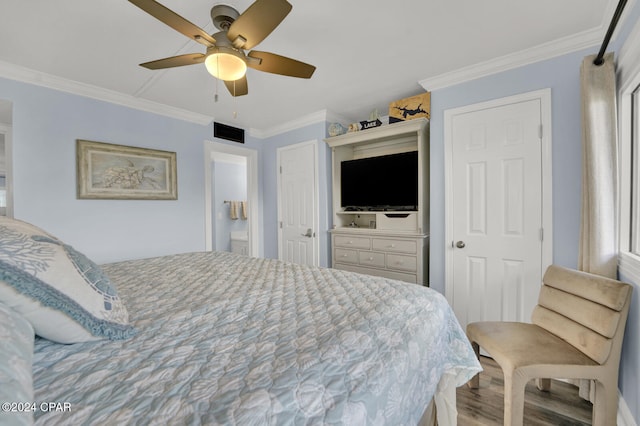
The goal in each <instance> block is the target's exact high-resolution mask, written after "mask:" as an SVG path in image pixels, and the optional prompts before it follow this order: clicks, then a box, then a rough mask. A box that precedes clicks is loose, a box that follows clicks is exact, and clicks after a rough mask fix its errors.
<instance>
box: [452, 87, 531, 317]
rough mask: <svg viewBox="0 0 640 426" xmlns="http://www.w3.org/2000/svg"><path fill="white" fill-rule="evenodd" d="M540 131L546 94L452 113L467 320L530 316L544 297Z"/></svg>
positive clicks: (462, 310)
mask: <svg viewBox="0 0 640 426" xmlns="http://www.w3.org/2000/svg"><path fill="white" fill-rule="evenodd" d="M540 130H541V105H540V100H539V99H534V100H528V101H523V102H517V103H513V104H508V105H503V106H499V107H494V108H487V109H480V110H476V111H471V112H466V113H460V114H456V115H454V116H453V117H452V119H451V132H452V137H451V144H452V147H451V149H452V174H451V175H452V186H451V189H452V192H451V197H452V200H453V203H452V206H453V211H452V212H451V214H452V217H451V220H452V221H453V232H452V233H451V235H450V236H451V237H452V238H451V241H450V242H449V243H450V244H451V248H452V251H451V255H452V256H453V273H452V275H453V276H452V277H450V278H451V279H452V292H451V293H452V294H451V296H452V300H450V302H452V306H453V309H454V311H455V313H456V316H457V317H458V320H459V321H460V322H461V324H462V325H463V326H466V324H468V323H470V322H474V321H525V322H528V321H529V320H530V317H531V312H532V310H533V307H534V306H535V304H536V303H537V298H538V293H539V289H540V283H541V274H542V232H543V231H542V160H541V159H542V151H541V150H542V144H541V135H540ZM450 299H451V297H450Z"/></svg>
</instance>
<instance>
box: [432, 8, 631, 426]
mask: <svg viewBox="0 0 640 426" xmlns="http://www.w3.org/2000/svg"><path fill="white" fill-rule="evenodd" d="M629 12H630V13H629V16H628V17H627V20H626V21H625V22H626V25H625V26H624V27H622V28H621V29H620V31H619V36H618V39H617V40H616V41H615V42H614V43H612V44H611V46H610V47H611V49H610V50H613V51H616V52H617V51H619V49H620V46H622V44H623V43H624V41H625V39H626V38H627V37H628V34H629V32H630V30H631V27H632V26H633V25H635V24H636V23H637V22H638V17H639V15H640V5H639V4H638V3H636V5H635V7H634V9H633V10H632V11H629ZM597 50H598V48H597V47H594V48H593V49H588V50H584V51H580V52H575V53H572V54H568V55H564V56H561V57H558V58H554V59H550V60H546V61H541V62H538V63H535V64H531V65H528V66H524V67H521V68H518V69H514V70H510V71H506V72H502V73H499V74H496V75H492V76H489V77H485V78H481V79H477V80H474V81H470V82H467V83H464V84H459V85H456V86H452V87H449V88H445V89H441V90H435V91H433V92H432V95H431V114H432V115H431V238H430V243H431V247H430V250H431V253H430V256H431V258H430V283H431V287H432V288H434V289H436V290H438V291H440V292H443V293H444V270H445V263H444V256H445V250H447V248H448V247H447V243H446V241H445V240H444V131H443V125H444V111H445V110H447V109H450V108H456V107H460V106H465V105H470V104H474V103H478V102H483V101H487V100H491V99H496V98H502V97H505V96H511V95H516V94H520V93H525V92H529V91H534V90H539V89H544V88H551V97H552V127H553V133H552V136H553V147H552V156H553V165H552V173H553V227H554V229H553V231H554V232H553V233H554V235H553V261H554V263H556V264H559V265H564V266H568V267H572V268H575V267H576V265H577V259H578V241H579V231H580V225H579V223H580V204H581V198H580V197H581V185H582V184H581V173H582V172H581V167H582V158H581V155H582V146H581V112H580V79H579V77H580V64H581V62H582V59H583V57H584V56H587V55H591V54H594V53H597ZM621 279H625V277H621ZM635 284H636V285H635V287H636V289H635V294H634V297H633V302H632V306H631V311H630V313H629V320H628V321H627V330H626V336H625V342H624V346H623V351H622V361H621V370H620V380H619V385H620V390H621V393H622V396H623V398H624V400H625V402H626V404H627V405H628V407H629V409H630V411H631V413H632V415H633V416H634V419H635V421H636V423H640V338H639V337H638V336H639V335H640V312H639V311H640V301H639V297H638V296H639V295H638V292H639V291H640V288H639V287H638V285H637V284H640V283H635Z"/></svg>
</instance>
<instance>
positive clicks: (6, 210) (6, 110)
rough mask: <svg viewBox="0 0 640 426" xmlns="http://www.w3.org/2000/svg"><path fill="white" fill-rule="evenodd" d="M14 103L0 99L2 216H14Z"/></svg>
mask: <svg viewBox="0 0 640 426" xmlns="http://www.w3.org/2000/svg"><path fill="white" fill-rule="evenodd" d="M12 122H13V103H12V102H11V101H8V100H5V99H0V216H9V217H13V180H12V172H11V171H12V167H11V165H12V161H11V159H12V154H11V146H12V145H11V127H12Z"/></svg>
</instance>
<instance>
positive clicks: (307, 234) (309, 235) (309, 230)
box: [300, 228, 313, 238]
mask: <svg viewBox="0 0 640 426" xmlns="http://www.w3.org/2000/svg"><path fill="white" fill-rule="evenodd" d="M300 235H302V236H303V237H307V238H311V237H313V231H312V230H311V228H309V229H307V233H306V234H300Z"/></svg>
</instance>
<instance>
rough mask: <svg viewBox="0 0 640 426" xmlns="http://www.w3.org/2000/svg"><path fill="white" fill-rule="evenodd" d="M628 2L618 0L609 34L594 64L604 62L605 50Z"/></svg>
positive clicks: (605, 37)
mask: <svg viewBox="0 0 640 426" xmlns="http://www.w3.org/2000/svg"><path fill="white" fill-rule="evenodd" d="M626 4H627V0H620V1H619V2H618V7H616V11H615V13H614V14H613V17H612V18H611V23H610V24H609V29H608V30H607V34H606V35H605V36H604V40H603V41H602V46H601V47H600V51H599V52H598V56H596V58H595V59H594V60H593V64H594V65H602V64H603V63H604V59H602V58H604V52H605V51H606V50H607V46H608V45H609V41H610V40H611V36H612V35H613V31H614V30H615V29H616V25H618V21H619V20H620V16H622V11H623V10H624V7H625V5H626Z"/></svg>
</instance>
